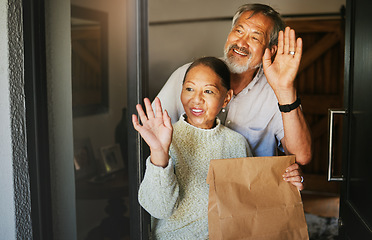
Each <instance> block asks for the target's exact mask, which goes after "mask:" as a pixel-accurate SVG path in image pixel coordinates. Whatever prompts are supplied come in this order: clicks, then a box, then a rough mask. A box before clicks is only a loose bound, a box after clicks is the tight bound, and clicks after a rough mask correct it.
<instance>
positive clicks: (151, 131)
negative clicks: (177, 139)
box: [132, 98, 173, 167]
mask: <svg viewBox="0 0 372 240" xmlns="http://www.w3.org/2000/svg"><path fill="white" fill-rule="evenodd" d="M144 103H145V108H146V114H145V112H144V111H143V108H142V106H141V105H140V104H137V106H136V109H137V112H138V116H139V117H140V119H141V123H142V125H141V124H140V123H139V122H138V118H137V116H136V115H135V114H133V115H132V122H133V127H134V129H136V130H137V131H138V132H139V133H140V134H141V136H142V138H143V139H144V140H145V142H146V143H147V144H148V145H149V147H150V151H151V162H152V163H153V164H154V165H156V166H161V167H166V166H167V165H168V161H169V147H170V144H171V142H172V133H173V127H172V123H171V119H170V117H169V115H168V113H167V111H166V110H165V111H164V112H163V110H162V107H161V103H160V100H159V98H155V112H156V113H155V114H154V111H153V110H152V107H151V102H150V100H149V99H148V98H145V99H144Z"/></svg>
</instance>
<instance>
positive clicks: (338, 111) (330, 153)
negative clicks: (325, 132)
mask: <svg viewBox="0 0 372 240" xmlns="http://www.w3.org/2000/svg"><path fill="white" fill-rule="evenodd" d="M334 114H346V111H345V110H343V109H328V124H329V139H328V140H329V145H328V147H329V149H328V181H343V180H344V178H343V177H342V176H335V177H334V176H332V175H333V169H332V166H333V164H332V160H333V116H334Z"/></svg>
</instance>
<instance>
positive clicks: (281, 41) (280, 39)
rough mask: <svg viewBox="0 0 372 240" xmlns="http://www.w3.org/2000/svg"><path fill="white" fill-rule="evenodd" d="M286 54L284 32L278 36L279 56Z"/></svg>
mask: <svg viewBox="0 0 372 240" xmlns="http://www.w3.org/2000/svg"><path fill="white" fill-rule="evenodd" d="M283 53H284V33H283V31H280V32H279V35H278V54H283Z"/></svg>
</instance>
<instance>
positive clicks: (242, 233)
mask: <svg viewBox="0 0 372 240" xmlns="http://www.w3.org/2000/svg"><path fill="white" fill-rule="evenodd" d="M294 162H295V156H279V157H247V158H235V159H218V160H212V161H211V163H210V166H209V172H208V177H207V183H208V184H209V205H208V225H209V237H210V239H211V240H219V239H234V240H235V239H250V240H253V239H254V240H292V239H293V240H302V239H309V237H308V232H307V225H306V220H305V215H304V210H303V205H302V200H301V195H300V193H299V191H298V190H297V188H296V187H295V186H293V185H292V184H291V183H288V182H285V181H284V180H283V177H282V175H283V174H284V172H285V169H286V168H287V167H288V166H290V165H291V164H292V163H294Z"/></svg>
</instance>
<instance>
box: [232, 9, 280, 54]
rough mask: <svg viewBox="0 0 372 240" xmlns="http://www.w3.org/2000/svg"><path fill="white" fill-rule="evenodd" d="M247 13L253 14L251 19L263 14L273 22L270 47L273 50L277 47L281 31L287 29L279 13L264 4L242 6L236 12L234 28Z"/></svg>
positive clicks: (233, 22)
mask: <svg viewBox="0 0 372 240" xmlns="http://www.w3.org/2000/svg"><path fill="white" fill-rule="evenodd" d="M245 12H252V15H251V16H250V17H253V16H254V15H256V14H257V13H261V14H262V15H264V16H266V17H268V18H270V19H271V20H272V21H273V29H272V31H271V33H270V41H269V46H268V47H269V48H271V47H272V46H274V45H277V44H278V34H279V31H281V30H284V29H285V24H284V21H283V20H282V18H281V17H280V14H279V13H278V12H277V11H275V10H274V9H273V8H272V7H270V6H267V5H264V4H258V3H255V4H244V5H242V6H240V7H239V9H238V10H237V11H236V13H235V15H234V17H233V21H232V27H235V24H236V22H237V20H238V19H239V18H240V16H241V15H242V14H243V13H245Z"/></svg>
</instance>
